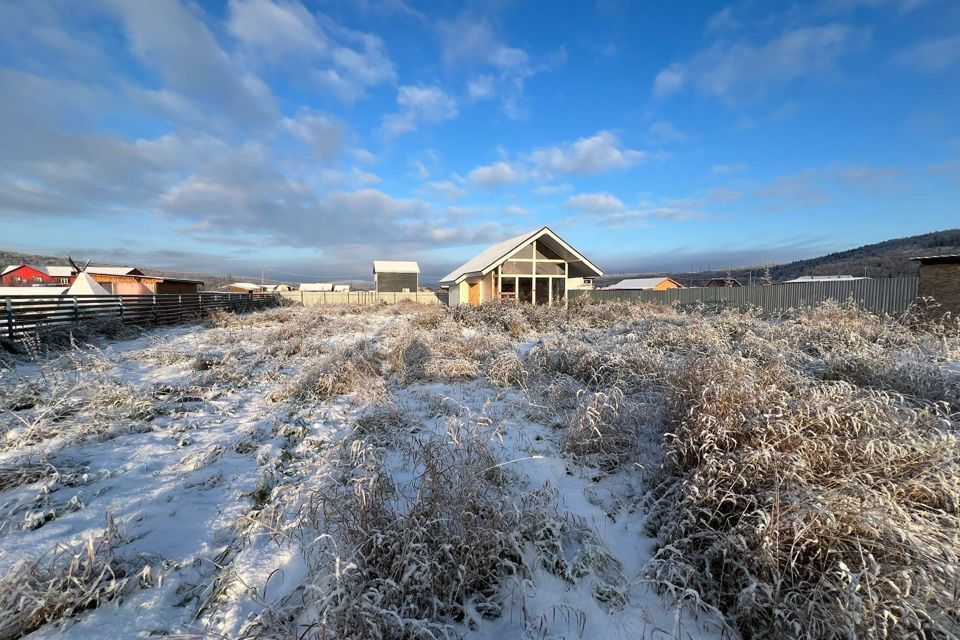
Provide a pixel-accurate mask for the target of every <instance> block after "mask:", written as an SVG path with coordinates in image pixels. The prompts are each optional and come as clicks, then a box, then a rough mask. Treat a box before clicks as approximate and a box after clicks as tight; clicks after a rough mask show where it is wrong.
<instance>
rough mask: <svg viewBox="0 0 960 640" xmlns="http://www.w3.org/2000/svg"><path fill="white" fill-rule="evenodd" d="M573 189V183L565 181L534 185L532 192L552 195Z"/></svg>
mask: <svg viewBox="0 0 960 640" xmlns="http://www.w3.org/2000/svg"><path fill="white" fill-rule="evenodd" d="M571 191H573V185H572V184H569V183H567V182H564V183H561V184H544V185H540V186H539V187H536V188H535V189H534V190H533V192H534V193H536V194H537V195H541V196H552V195H557V194H561V193H570V192H571Z"/></svg>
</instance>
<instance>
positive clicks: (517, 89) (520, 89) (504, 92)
mask: <svg viewBox="0 0 960 640" xmlns="http://www.w3.org/2000/svg"><path fill="white" fill-rule="evenodd" d="M437 36H438V38H439V40H440V46H441V49H442V57H443V63H444V65H445V66H446V67H448V68H451V69H452V68H456V67H467V68H473V69H477V68H485V69H488V70H492V71H493V73H485V74H483V75H480V76H479V77H477V78H475V79H474V80H472V81H471V82H469V83H468V85H467V91H468V94H469V95H470V99H471V100H472V101H478V100H486V99H491V98H494V97H497V96H498V97H499V99H500V105H501V107H502V109H503V112H504V114H506V116H507V117H509V118H512V119H521V118H524V117H526V115H527V107H526V104H525V102H526V101H525V98H524V84H525V82H526V80H527V79H529V78H531V77H532V76H534V75H536V74H538V73H541V72H543V71H548V70H550V69H554V68H556V67H558V66H559V65H560V64H562V62H563V61H564V60H565V58H566V54H565V52H564V51H563V50H561V51H560V52H559V53H556V54H553V55H551V56H547V57H546V59H544V60H542V61H540V62H534V60H533V59H532V57H531V55H530V54H529V53H528V52H527V51H525V50H523V49H520V48H518V47H511V46H509V45H506V44H504V43H503V42H502V41H501V40H500V38H499V37H497V34H496V33H495V32H494V30H493V27H492V26H491V25H490V22H489V21H488V20H487V19H486V18H481V17H477V16H475V15H471V14H469V13H463V14H461V15H460V16H459V17H457V18H456V19H454V20H449V21H444V22H440V23H439V24H438V25H437Z"/></svg>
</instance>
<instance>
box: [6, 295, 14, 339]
mask: <svg viewBox="0 0 960 640" xmlns="http://www.w3.org/2000/svg"><path fill="white" fill-rule="evenodd" d="M5 306H6V307H7V335H8V336H9V337H10V339H11V340H13V302H11V300H10V298H7V304H6V305H5Z"/></svg>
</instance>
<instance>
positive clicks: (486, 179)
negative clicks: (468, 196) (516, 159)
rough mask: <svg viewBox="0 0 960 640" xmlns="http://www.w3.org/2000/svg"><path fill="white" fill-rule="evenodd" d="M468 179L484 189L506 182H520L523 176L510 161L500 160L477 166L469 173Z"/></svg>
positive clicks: (493, 187) (500, 185)
mask: <svg viewBox="0 0 960 640" xmlns="http://www.w3.org/2000/svg"><path fill="white" fill-rule="evenodd" d="M467 179H468V180H469V181H470V182H472V183H473V184H475V185H477V186H479V187H482V188H484V189H495V188H497V187H502V186H503V185H506V184H511V183H514V182H519V181H520V180H522V179H523V176H522V174H521V173H520V172H519V171H518V170H517V169H515V168H514V167H513V165H511V164H510V163H508V162H503V161H500V162H495V163H494V164H490V165H486V166H482V167H477V168H476V169H474V170H473V171H471V172H470V173H469V174H468V175H467Z"/></svg>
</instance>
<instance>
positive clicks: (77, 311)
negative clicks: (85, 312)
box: [73, 298, 80, 324]
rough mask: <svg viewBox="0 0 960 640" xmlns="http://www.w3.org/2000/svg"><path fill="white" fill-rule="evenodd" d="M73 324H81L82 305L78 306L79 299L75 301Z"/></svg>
mask: <svg viewBox="0 0 960 640" xmlns="http://www.w3.org/2000/svg"><path fill="white" fill-rule="evenodd" d="M73 322H74V323H75V324H80V305H78V304H77V299H76V298H74V299H73Z"/></svg>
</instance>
